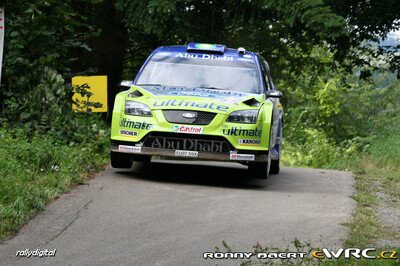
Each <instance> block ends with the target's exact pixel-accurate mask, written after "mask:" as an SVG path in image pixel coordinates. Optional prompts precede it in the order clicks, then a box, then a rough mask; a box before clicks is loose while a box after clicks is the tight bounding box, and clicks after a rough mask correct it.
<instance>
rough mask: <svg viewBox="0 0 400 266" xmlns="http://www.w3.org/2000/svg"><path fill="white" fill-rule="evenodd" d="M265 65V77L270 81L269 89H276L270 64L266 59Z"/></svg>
mask: <svg viewBox="0 0 400 266" xmlns="http://www.w3.org/2000/svg"><path fill="white" fill-rule="evenodd" d="M263 65H264V68H265V69H266V75H265V79H266V82H268V85H269V89H270V90H275V86H274V83H273V82H272V79H271V75H270V73H269V65H268V63H267V61H265V60H264V61H263Z"/></svg>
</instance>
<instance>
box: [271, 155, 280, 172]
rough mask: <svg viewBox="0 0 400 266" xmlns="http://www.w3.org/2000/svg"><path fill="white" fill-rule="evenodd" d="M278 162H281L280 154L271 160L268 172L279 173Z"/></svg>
mask: <svg viewBox="0 0 400 266" xmlns="http://www.w3.org/2000/svg"><path fill="white" fill-rule="evenodd" d="M280 163H281V157H280V156H279V159H278V160H271V167H270V169H269V173H270V174H273V175H276V174H279V171H280V170H281V166H280Z"/></svg>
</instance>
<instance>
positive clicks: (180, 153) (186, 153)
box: [175, 150, 199, 157]
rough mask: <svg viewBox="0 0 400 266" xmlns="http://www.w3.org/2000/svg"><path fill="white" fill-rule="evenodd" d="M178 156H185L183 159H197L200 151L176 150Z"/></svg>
mask: <svg viewBox="0 0 400 266" xmlns="http://www.w3.org/2000/svg"><path fill="white" fill-rule="evenodd" d="M175 155H176V156H183V157H197V156H198V155H199V152H198V151H185V150H176V151H175Z"/></svg>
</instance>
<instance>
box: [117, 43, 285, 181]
mask: <svg viewBox="0 0 400 266" xmlns="http://www.w3.org/2000/svg"><path fill="white" fill-rule="evenodd" d="M121 85H122V86H126V87H128V90H126V91H123V92H120V93H119V94H118V95H117V96H116V98H115V105H114V110H113V115H112V130H111V165H112V166H113V167H115V168H130V167H131V166H132V162H133V161H150V160H151V156H153V155H156V156H166V157H175V158H191V159H199V160H212V161H232V162H240V163H244V164H247V165H248V168H249V172H250V175H251V176H252V177H255V178H267V177H268V175H269V173H271V174H277V173H278V172H279V168H280V167H279V164H280V158H281V151H282V123H283V109H282V105H281V104H280V102H279V98H281V97H282V94H281V93H280V92H279V91H277V90H276V89H275V85H274V83H273V82H272V79H271V76H270V73H269V66H268V64H267V62H266V61H265V60H264V59H263V58H262V57H261V56H260V55H259V54H257V53H253V52H248V51H246V50H245V49H244V48H238V49H230V48H226V47H225V46H224V45H219V44H218V45H215V44H200V43H190V44H188V45H187V46H164V47H159V48H157V49H156V50H155V51H154V52H153V53H152V54H151V55H150V56H149V58H148V59H147V60H146V62H145V63H144V65H143V66H142V68H141V69H140V71H139V73H138V74H137V76H136V78H135V79H134V80H133V82H127V81H124V82H122V83H121Z"/></svg>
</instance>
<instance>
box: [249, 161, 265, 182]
mask: <svg viewBox="0 0 400 266" xmlns="http://www.w3.org/2000/svg"><path fill="white" fill-rule="evenodd" d="M248 169H249V170H248V171H249V174H250V177H252V178H256V179H267V178H268V176H269V171H268V170H269V169H268V162H260V163H255V162H250V163H249V168H248Z"/></svg>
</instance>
